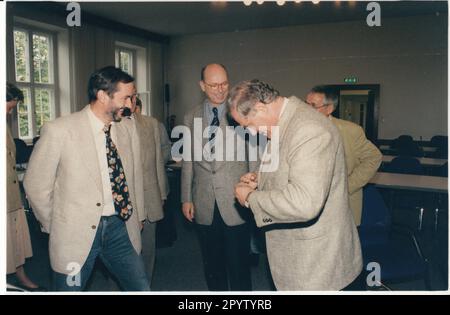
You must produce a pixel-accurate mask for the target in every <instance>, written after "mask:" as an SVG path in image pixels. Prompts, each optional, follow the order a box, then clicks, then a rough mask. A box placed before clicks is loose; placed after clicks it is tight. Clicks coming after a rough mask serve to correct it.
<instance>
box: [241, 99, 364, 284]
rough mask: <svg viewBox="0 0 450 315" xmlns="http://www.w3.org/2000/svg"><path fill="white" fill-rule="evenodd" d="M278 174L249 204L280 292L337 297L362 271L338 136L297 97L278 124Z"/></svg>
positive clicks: (263, 179) (265, 178)
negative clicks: (323, 293)
mask: <svg viewBox="0 0 450 315" xmlns="http://www.w3.org/2000/svg"><path fill="white" fill-rule="evenodd" d="M279 127H280V147H279V158H280V161H279V167H278V169H277V170H276V171H274V172H270V173H269V172H266V173H261V176H260V178H259V182H258V190H257V191H255V192H253V193H252V194H250V197H249V204H250V207H251V209H252V211H253V213H254V216H255V221H256V224H257V226H259V227H263V226H265V227H266V228H267V229H268V231H267V233H266V242H267V252H268V258H269V265H270V270H271V273H272V276H273V280H274V282H275V285H276V287H277V289H278V290H340V289H342V288H344V287H345V286H347V285H348V284H350V283H351V282H352V281H353V280H354V279H355V278H356V276H357V275H358V274H359V273H360V271H361V269H362V258H361V248H360V242H359V237H358V232H357V230H356V226H355V223H354V219H353V215H352V211H351V210H350V206H349V199H348V188H347V172H346V166H345V159H344V147H343V145H342V140H341V137H340V135H339V131H338V130H337V129H336V127H335V126H334V125H333V124H332V123H331V121H330V120H329V119H327V118H326V117H325V116H323V115H322V114H320V113H318V112H317V111H315V110H314V109H312V108H311V107H310V106H308V105H306V104H305V103H303V102H302V101H300V100H299V99H297V98H295V97H290V98H289V102H288V103H287V105H286V108H285V110H284V112H283V114H282V115H281V117H280V121H279Z"/></svg>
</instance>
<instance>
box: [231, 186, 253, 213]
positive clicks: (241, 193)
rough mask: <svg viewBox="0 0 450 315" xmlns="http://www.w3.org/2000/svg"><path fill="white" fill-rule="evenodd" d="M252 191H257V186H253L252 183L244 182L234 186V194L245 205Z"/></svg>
mask: <svg viewBox="0 0 450 315" xmlns="http://www.w3.org/2000/svg"><path fill="white" fill-rule="evenodd" d="M252 191H255V188H253V187H252V185H249V184H244V183H243V182H240V183H238V184H236V185H235V186H234V196H235V197H236V199H237V200H238V202H239V203H240V204H241V206H243V207H245V201H247V198H248V195H249V194H250V193H251V192H252Z"/></svg>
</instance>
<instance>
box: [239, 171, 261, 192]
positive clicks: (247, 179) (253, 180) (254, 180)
mask: <svg viewBox="0 0 450 315" xmlns="http://www.w3.org/2000/svg"><path fill="white" fill-rule="evenodd" d="M240 181H241V183H244V184H247V185H249V186H251V187H252V188H253V189H256V187H258V175H257V174H256V173H253V172H250V173H247V174H244V175H242V176H241V179H240Z"/></svg>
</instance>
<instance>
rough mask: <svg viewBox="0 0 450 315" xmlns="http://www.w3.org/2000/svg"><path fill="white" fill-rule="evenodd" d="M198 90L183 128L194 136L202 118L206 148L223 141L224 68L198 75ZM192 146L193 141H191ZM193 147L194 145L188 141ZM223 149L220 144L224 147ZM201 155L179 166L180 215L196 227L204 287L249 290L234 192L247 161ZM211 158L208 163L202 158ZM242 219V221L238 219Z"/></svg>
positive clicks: (245, 232)
mask: <svg viewBox="0 0 450 315" xmlns="http://www.w3.org/2000/svg"><path fill="white" fill-rule="evenodd" d="M200 88H201V90H202V91H203V92H204V93H205V95H206V99H205V101H204V102H203V103H202V104H200V105H199V106H195V107H194V108H193V109H192V110H190V111H189V112H188V114H187V115H186V116H185V119H184V125H185V126H187V127H188V128H190V130H191V131H192V130H193V125H194V119H195V118H201V119H202V122H203V129H205V128H207V127H210V128H209V137H208V138H203V139H201V141H203V145H202V148H205V144H206V143H208V142H209V143H213V142H214V141H216V140H217V141H219V140H218V139H219V137H220V136H219V135H220V133H218V134H216V133H215V132H214V130H218V129H221V130H222V134H223V135H225V128H226V126H227V125H228V123H227V114H226V102H227V97H228V88H229V83H228V75H227V71H226V69H225V67H224V66H223V65H219V64H209V65H207V66H205V67H204V68H203V69H202V71H201V80H200ZM192 140H193V139H192ZM191 143H194V141H191ZM224 143H225V141H224ZM206 147H207V148H208V149H206V151H208V152H205V150H203V151H204V152H202V159H201V161H192V159H191V160H189V161H185V160H184V161H183V168H182V175H181V201H182V203H183V205H182V210H183V214H184V216H185V217H186V219H187V220H189V221H190V222H195V226H196V229H197V232H198V236H199V241H200V247H201V250H202V256H203V264H204V271H205V277H206V282H207V285H208V289H209V290H210V291H228V290H232V291H247V290H251V277H250V266H249V260H248V258H249V250H250V248H249V246H250V231H249V227H248V224H247V222H246V219H245V217H244V216H245V215H250V213H249V211H245V210H244V209H243V208H241V207H239V205H237V204H236V203H235V199H234V193H233V187H234V184H235V183H236V182H238V181H239V179H240V176H241V175H242V174H244V173H247V172H248V171H249V165H248V162H247V161H224V159H219V158H218V159H216V158H215V157H214V152H213V151H214V148H215V147H214V145H212V146H211V150H210V149H209V147H208V146H206ZM209 154H211V156H212V157H213V158H212V159H208V158H206V156H207V155H209ZM243 215H244V216H243Z"/></svg>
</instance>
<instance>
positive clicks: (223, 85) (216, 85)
mask: <svg viewBox="0 0 450 315" xmlns="http://www.w3.org/2000/svg"><path fill="white" fill-rule="evenodd" d="M203 83H205V85H207V86H208V87H209V88H210V89H212V90H218V89H219V88H222V89H226V88H227V87H228V85H229V83H228V81H225V82H222V83H214V84H209V83H206V82H205V81H203Z"/></svg>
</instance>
